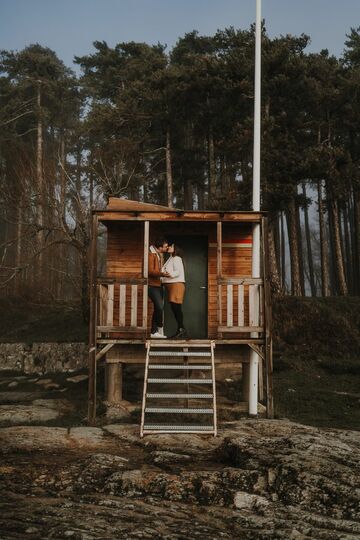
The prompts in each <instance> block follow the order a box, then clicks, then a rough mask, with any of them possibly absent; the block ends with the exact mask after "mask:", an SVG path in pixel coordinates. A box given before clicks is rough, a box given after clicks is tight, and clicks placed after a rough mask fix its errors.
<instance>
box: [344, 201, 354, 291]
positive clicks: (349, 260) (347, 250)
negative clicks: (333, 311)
mask: <svg viewBox="0 0 360 540" xmlns="http://www.w3.org/2000/svg"><path fill="white" fill-rule="evenodd" d="M348 209H349V202H346V201H345V203H344V210H343V223H344V239H345V242H344V244H345V254H346V281H347V283H348V289H349V291H350V293H351V294H354V290H353V267H352V253H351V234H350V215H349V214H350V212H349V210H348Z"/></svg>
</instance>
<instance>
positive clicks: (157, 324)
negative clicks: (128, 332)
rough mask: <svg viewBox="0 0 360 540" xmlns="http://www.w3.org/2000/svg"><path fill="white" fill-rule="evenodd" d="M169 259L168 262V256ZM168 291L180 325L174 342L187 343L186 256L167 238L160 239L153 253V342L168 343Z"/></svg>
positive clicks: (152, 246)
mask: <svg viewBox="0 0 360 540" xmlns="http://www.w3.org/2000/svg"><path fill="white" fill-rule="evenodd" d="M165 253H168V254H169V257H168V259H167V260H166V261H164V254H165ZM164 287H165V288H166V290H167V298H168V301H169V303H170V306H171V310H172V312H173V314H174V317H175V319H176V323H177V331H176V334H175V335H174V336H171V339H184V338H186V332H185V329H184V321H183V312H182V304H183V300H184V294H185V271H184V262H183V253H182V251H181V249H180V248H179V247H178V246H176V245H175V244H169V243H168V241H167V240H166V238H158V239H156V240H155V242H154V243H153V245H151V246H150V250H149V289H148V291H149V298H150V299H151V301H152V303H153V306H154V312H153V316H152V321H151V335H150V337H151V338H155V339H156V338H157V339H166V336H164V323H163V319H164Z"/></svg>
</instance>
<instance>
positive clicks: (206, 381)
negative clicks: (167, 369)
mask: <svg viewBox="0 0 360 540" xmlns="http://www.w3.org/2000/svg"><path fill="white" fill-rule="evenodd" d="M148 383H161V384H163V383H164V384H165V383H166V384H212V379H148Z"/></svg>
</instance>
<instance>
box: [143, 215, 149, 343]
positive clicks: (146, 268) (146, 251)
mask: <svg viewBox="0 0 360 540" xmlns="http://www.w3.org/2000/svg"><path fill="white" fill-rule="evenodd" d="M148 257H149V222H148V221H144V265H143V278H144V279H146V284H145V285H144V288H143V317H142V325H143V327H144V329H145V334H146V331H147V321H148V288H149V287H148V277H149V258H148Z"/></svg>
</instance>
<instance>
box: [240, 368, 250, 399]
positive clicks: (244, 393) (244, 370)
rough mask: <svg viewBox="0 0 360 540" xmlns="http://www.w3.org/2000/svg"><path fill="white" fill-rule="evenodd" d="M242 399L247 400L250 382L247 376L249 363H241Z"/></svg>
mask: <svg viewBox="0 0 360 540" xmlns="http://www.w3.org/2000/svg"><path fill="white" fill-rule="evenodd" d="M241 367H242V399H243V401H249V384H250V377H249V369H250V366H249V364H248V363H247V362H246V363H244V362H243V363H242V364H241Z"/></svg>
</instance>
